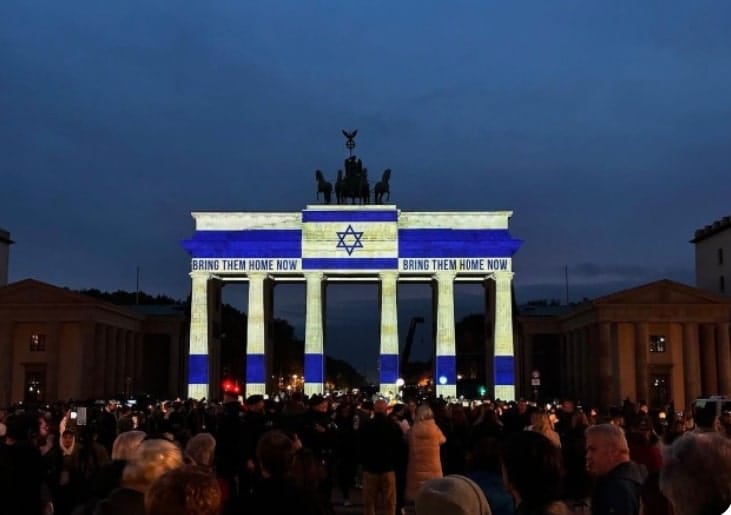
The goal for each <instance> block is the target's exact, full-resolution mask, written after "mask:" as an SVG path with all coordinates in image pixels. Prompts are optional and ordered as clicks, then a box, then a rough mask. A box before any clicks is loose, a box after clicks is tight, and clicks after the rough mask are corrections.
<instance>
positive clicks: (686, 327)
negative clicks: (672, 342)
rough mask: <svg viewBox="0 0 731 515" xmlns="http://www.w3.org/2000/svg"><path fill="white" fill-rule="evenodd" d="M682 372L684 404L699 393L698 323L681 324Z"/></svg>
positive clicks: (688, 402) (687, 403) (688, 403)
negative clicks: (683, 376)
mask: <svg viewBox="0 0 731 515" xmlns="http://www.w3.org/2000/svg"><path fill="white" fill-rule="evenodd" d="M683 372H684V374H685V404H686V405H690V403H691V402H692V401H693V400H694V399H695V398H696V397H698V396H699V395H700V393H701V364H700V352H699V347H698V324H696V323H690V322H689V323H686V324H683Z"/></svg>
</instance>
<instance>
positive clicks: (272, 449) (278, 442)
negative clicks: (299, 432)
mask: <svg viewBox="0 0 731 515" xmlns="http://www.w3.org/2000/svg"><path fill="white" fill-rule="evenodd" d="M297 445H298V442H297V441H294V440H292V439H291V438H290V437H289V436H287V435H286V434H285V433H284V432H282V431H280V430H278V429H275V430H272V431H269V432H267V433H264V435H262V437H261V438H260V440H259V442H258V444H257V446H256V458H257V461H258V466H259V469H260V470H261V475H262V480H261V481H259V482H257V483H256V485H255V486H254V490H253V492H252V496H251V501H250V502H249V503H248V504H247V505H246V506H242V509H241V513H242V514H244V513H245V514H246V515H290V514H292V513H297V514H301V515H322V514H323V513H324V512H325V511H324V509H323V507H322V505H321V504H320V503H319V501H318V497H317V493H316V492H315V491H312V490H310V491H308V490H306V489H305V488H302V487H300V486H298V485H297V483H296V482H295V480H294V478H293V476H292V471H293V467H294V466H295V459H296V456H295V455H296V453H298V452H300V451H299V450H298V449H297ZM310 456H312V454H310Z"/></svg>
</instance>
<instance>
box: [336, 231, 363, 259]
mask: <svg viewBox="0 0 731 515" xmlns="http://www.w3.org/2000/svg"><path fill="white" fill-rule="evenodd" d="M337 233H338V245H337V247H336V248H338V249H345V251H346V252H347V253H348V255H349V256H350V255H352V254H353V251H354V250H355V249H362V248H363V243H362V242H361V241H360V239H361V238H362V237H363V232H362V231H361V232H356V231H355V229H353V226H352V225H350V224H348V228H347V229H345V230H344V231H338V232H337ZM349 236H352V238H349ZM346 239H348V240H352V243H347V242H346Z"/></svg>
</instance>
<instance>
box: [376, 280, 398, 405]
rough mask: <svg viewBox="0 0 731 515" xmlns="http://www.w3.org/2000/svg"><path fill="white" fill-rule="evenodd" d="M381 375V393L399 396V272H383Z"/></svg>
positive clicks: (390, 396)
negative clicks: (397, 382)
mask: <svg viewBox="0 0 731 515" xmlns="http://www.w3.org/2000/svg"><path fill="white" fill-rule="evenodd" d="M379 276H380V279H381V356H380V360H381V373H380V383H381V384H380V392H381V394H383V395H384V396H387V397H389V398H394V397H395V396H396V395H398V386H397V385H396V380H397V379H398V378H399V349H398V309H397V308H398V300H397V291H398V272H381V273H380V274H379Z"/></svg>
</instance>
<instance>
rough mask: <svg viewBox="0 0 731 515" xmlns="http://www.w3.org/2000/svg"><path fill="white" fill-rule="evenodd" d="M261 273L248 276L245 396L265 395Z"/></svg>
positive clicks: (262, 279)
mask: <svg viewBox="0 0 731 515" xmlns="http://www.w3.org/2000/svg"><path fill="white" fill-rule="evenodd" d="M266 277H267V275H266V274H265V273H263V272H255V273H250V274H248V278H249V311H248V313H247V319H246V395H247V396H248V395H255V394H260V395H263V394H264V393H266V328H265V325H264V318H265V317H264V281H265V280H266Z"/></svg>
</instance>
